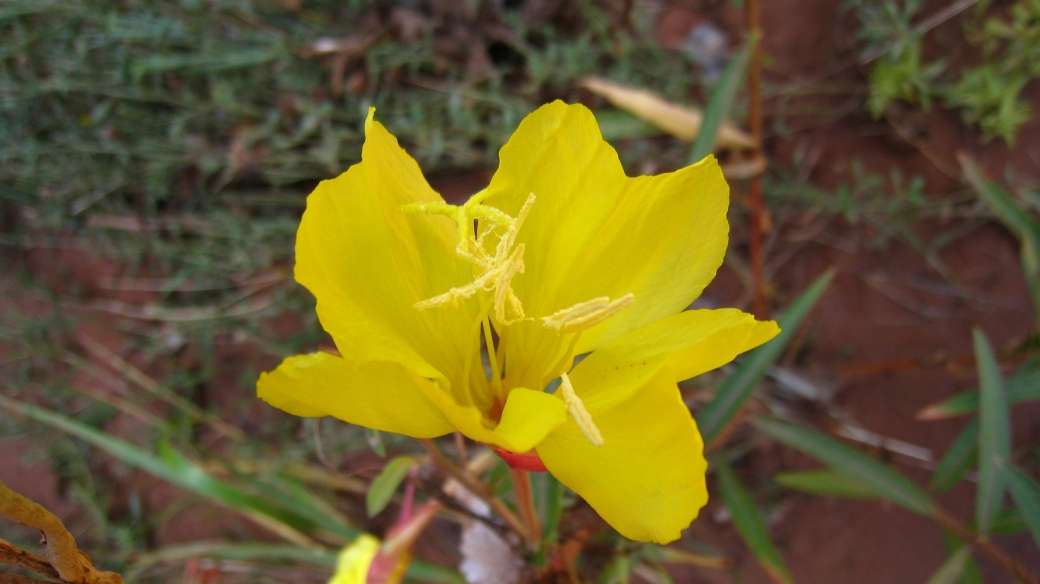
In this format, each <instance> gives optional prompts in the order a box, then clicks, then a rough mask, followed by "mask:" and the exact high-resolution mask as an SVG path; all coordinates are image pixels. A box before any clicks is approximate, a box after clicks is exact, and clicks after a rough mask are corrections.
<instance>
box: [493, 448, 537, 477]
mask: <svg viewBox="0 0 1040 584" xmlns="http://www.w3.org/2000/svg"><path fill="white" fill-rule="evenodd" d="M491 450H492V451H493V452H494V453H495V454H497V455H498V456H499V458H501V459H502V460H504V461H506V464H508V465H509V466H510V467H512V468H515V469H516V470H526V471H527V472H549V469H547V468H545V463H543V462H542V459H541V458H539V457H538V453H537V452H535V451H534V450H531V451H530V452H524V453H522V454H521V453H519V452H510V451H509V450H504V449H502V448H499V447H497V446H492V447H491Z"/></svg>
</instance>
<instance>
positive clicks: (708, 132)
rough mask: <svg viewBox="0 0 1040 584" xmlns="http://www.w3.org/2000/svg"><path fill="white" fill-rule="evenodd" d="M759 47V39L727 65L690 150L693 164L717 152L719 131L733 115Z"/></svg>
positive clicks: (745, 46)
mask: <svg viewBox="0 0 1040 584" xmlns="http://www.w3.org/2000/svg"><path fill="white" fill-rule="evenodd" d="M756 43H757V39H755V38H751V39H749V40H748V41H747V42H746V43H744V46H743V47H741V48H740V50H739V51H737V54H736V55H733V58H732V59H730V61H729V63H728V64H726V69H725V70H724V71H723V72H722V76H721V77H720V78H719V81H718V83H717V84H716V85H715V89H713V90H712V92H711V97H710V98H709V99H708V105H707V107H705V108H704V119H703V120H702V121H701V129H700V131H699V132H698V133H697V139H696V140H694V141H693V146H692V147H691V148H690V158H689V163H690V164H693V163H696V162H700V161H701V159H703V158H704V157H705V156H707V155H709V154H711V152H712V150H714V149H715V138H716V137H717V136H718V133H719V128H720V127H722V122H723V121H725V119H726V117H727V116H728V115H729V108H730V106H732V105H733V101H734V100H735V99H736V97H737V91H739V90H740V86H741V84H742V83H743V82H744V74H745V73H746V72H747V66H748V63H749V62H750V61H751V53H752V52H754V50H755V44H756Z"/></svg>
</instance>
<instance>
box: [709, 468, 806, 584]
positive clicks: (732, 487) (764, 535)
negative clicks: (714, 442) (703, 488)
mask: <svg viewBox="0 0 1040 584" xmlns="http://www.w3.org/2000/svg"><path fill="white" fill-rule="evenodd" d="M716 476H717V477H718V485H719V493H720V494H721V495H722V502H723V503H724V504H725V505H726V509H729V512H730V515H732V517H733V525H734V526H735V527H736V528H737V532H738V533H740V537H741V538H742V539H743V540H744V543H746V544H747V546H748V549H750V550H751V553H752V554H754V556H755V559H756V560H758V563H759V564H760V565H761V566H762V569H764V570H765V571H766V573H767V574H769V577H770V578H771V579H772V580H773V581H774V582H777V584H792V582H793V580H792V579H791V574H790V573H789V572H788V570H787V566H785V565H784V560H783V558H781V557H780V552H779V551H778V550H777V549H776V546H774V545H773V542H772V540H770V539H769V532H768V531H767V530H766V526H765V523H763V522H762V516H761V515H760V514H759V512H758V507H756V506H755V501H754V500H753V499H752V498H751V495H750V494H749V493H748V492H747V489H745V488H744V485H743V484H741V482H740V479H739V478H737V475H736V473H734V472H733V469H731V468H730V467H729V465H728V464H726V463H725V462H718V464H717V473H716Z"/></svg>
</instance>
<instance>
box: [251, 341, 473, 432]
mask: <svg viewBox="0 0 1040 584" xmlns="http://www.w3.org/2000/svg"><path fill="white" fill-rule="evenodd" d="M256 390H257V391H256V392H257V395H258V396H259V397H260V399H262V400H264V401H266V402H267V403H269V404H271V405H272V406H274V407H276V408H279V409H281V410H285V411H286V412H288V413H290V414H293V415H294V416H303V417H316V416H333V417H335V418H339V419H340V420H343V421H344V422H350V423H351V424H357V425H359V426H364V427H366V428H374V429H376V430H384V431H386V432H395V433H397V434H405V435H407V436H412V437H415V438H433V437H435V436H443V435H444V434H448V433H450V432H452V431H454V430H455V428H454V427H453V426H452V425H451V423H450V422H448V420H447V419H446V418H445V417H444V415H443V414H442V413H441V411H440V410H439V409H437V407H436V406H434V404H432V403H431V402H430V401H429V400H428V399H426V397H425V391H428V390H433V391H437V392H441V393H443V390H442V389H441V388H440V387H439V386H438V384H437V382H435V381H431V380H429V379H426V378H423V377H419V376H418V375H415V374H414V373H412V372H411V371H409V370H408V369H406V368H404V367H403V366H401V365H399V364H397V363H390V362H385V361H384V362H366V363H353V362H349V361H347V360H346V359H343V358H342V357H337V356H335V355H330V354H328V353H311V354H309V355H297V356H295V357H289V358H287V359H285V360H284V361H282V364H281V365H279V366H278V368H277V369H275V370H274V371H271V372H270V373H263V374H261V375H260V379H259V380H258V381H257V382H256Z"/></svg>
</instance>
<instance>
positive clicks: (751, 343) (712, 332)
mask: <svg viewBox="0 0 1040 584" xmlns="http://www.w3.org/2000/svg"><path fill="white" fill-rule="evenodd" d="M779 333H780V327H778V326H777V325H776V323H775V322H773V321H771V320H769V321H758V320H755V317H754V316H752V315H750V314H747V313H745V312H741V311H739V310H737V309H734V308H722V309H718V310H689V311H686V312H680V313H679V314H673V315H672V316H669V317H667V318H662V319H661V320H658V321H657V322H653V323H650V324H648V325H647V326H645V327H642V328H640V329H637V330H635V331H632V332H630V333H628V334H626V335H624V336H622V337H620V338H618V339H616V340H614V341H611V342H610V343H608V344H606V345H604V346H602V347H600V348H599V349H598V350H596V351H594V352H593V353H592V354H591V355H589V356H588V357H587V358H585V359H584V360H582V362H581V363H579V364H578V366H577V367H575V368H574V371H573V372H572V373H571V374H570V375H571V379H572V380H573V381H574V383H576V384H579V385H584V386H585V387H587V388H588V387H595V388H599V387H601V386H602V384H601V383H600V382H599V381H598V380H600V379H604V378H610V377H612V378H616V379H614V381H613V383H614V384H615V386H617V387H621V386H624V387H629V388H631V387H634V384H633V383H628V382H624V381H622V379H624V378H626V377H628V376H633V375H634V376H639V375H646V374H647V373H646V372H645V371H644V369H645V368H646V367H647V366H651V367H653V366H656V365H655V363H662V364H664V365H666V366H667V367H668V369H669V371H671V375H672V380H673V381H682V380H683V379H689V378H691V377H695V376H697V375H700V374H702V373H705V372H707V371H711V370H712V369H715V368H717V367H721V366H722V365H725V364H726V363H729V362H730V361H732V360H733V359H734V357H736V356H737V355H739V354H741V353H743V352H745V351H749V350H751V349H754V348H755V347H757V346H759V345H761V344H762V343H765V342H766V341H768V340H769V339H772V338H773V337H775V336H776V335H777V334H779ZM588 391H590V390H587V392H588ZM601 397H602V398H604V399H607V396H600V395H599V394H598V393H597V394H595V395H590V394H589V393H586V395H583V396H582V399H600V398H601ZM609 399H611V400H617V399H620V398H618V397H617V396H612V397H609Z"/></svg>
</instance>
